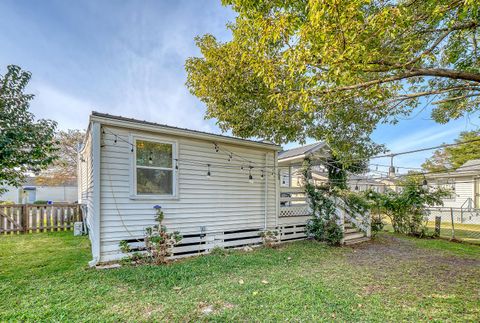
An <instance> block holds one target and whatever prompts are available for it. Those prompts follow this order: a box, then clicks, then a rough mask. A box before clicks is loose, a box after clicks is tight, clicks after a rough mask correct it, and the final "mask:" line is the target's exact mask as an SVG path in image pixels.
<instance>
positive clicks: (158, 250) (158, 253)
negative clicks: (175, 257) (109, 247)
mask: <svg viewBox="0 0 480 323" xmlns="http://www.w3.org/2000/svg"><path fill="white" fill-rule="evenodd" d="M153 208H154V209H155V212H156V216H155V222H157V224H155V225H153V226H151V227H147V228H145V249H146V254H142V253H140V252H135V253H133V254H131V255H129V260H130V261H131V262H135V263H139V262H143V261H145V262H151V263H154V264H156V265H159V264H164V263H166V262H167V258H168V257H169V256H171V254H172V248H173V247H174V246H175V245H176V244H178V243H179V242H180V241H181V240H182V236H181V235H180V233H179V232H178V231H175V232H167V228H166V227H165V226H164V225H163V224H162V222H163V220H164V218H165V215H164V213H163V211H162V208H161V206H160V205H155V206H154V207H153ZM119 246H120V250H121V251H122V252H124V253H129V252H131V248H130V246H129V245H128V243H127V242H126V241H120V244H119Z"/></svg>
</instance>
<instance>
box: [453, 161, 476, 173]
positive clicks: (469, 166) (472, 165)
mask: <svg viewBox="0 0 480 323" xmlns="http://www.w3.org/2000/svg"><path fill="white" fill-rule="evenodd" d="M457 170H458V171H472V170H480V159H472V160H469V161H467V162H466V163H465V164H463V165H462V166H460V167H459V168H457Z"/></svg>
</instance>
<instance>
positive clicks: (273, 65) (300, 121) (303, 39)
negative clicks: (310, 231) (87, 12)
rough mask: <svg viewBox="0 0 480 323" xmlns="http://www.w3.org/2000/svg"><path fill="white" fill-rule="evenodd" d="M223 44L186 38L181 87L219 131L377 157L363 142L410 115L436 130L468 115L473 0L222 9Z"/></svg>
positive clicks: (327, 0) (473, 99)
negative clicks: (422, 115)
mask: <svg viewBox="0 0 480 323" xmlns="http://www.w3.org/2000/svg"><path fill="white" fill-rule="evenodd" d="M223 4H224V5H230V6H231V7H232V9H233V10H234V11H236V12H237V13H238V16H237V17H236V19H235V21H234V22H233V23H231V24H229V25H228V28H229V29H230V30H231V32H232V39H231V40H230V41H227V42H221V41H218V40H217V39H216V38H215V37H214V36H213V35H210V34H207V35H203V36H200V37H197V38H196V42H197V45H198V47H199V48H200V51H201V57H193V58H189V59H188V60H187V62H186V70H187V73H188V78H187V83H186V84H187V86H188V88H189V89H190V91H191V92H192V93H193V94H194V95H196V96H197V97H199V98H200V99H201V100H202V101H203V102H204V103H205V104H206V106H207V112H206V117H207V118H216V119H217V120H218V124H219V126H220V127H221V128H222V129H223V130H228V129H230V130H231V131H232V132H233V134H234V135H238V136H241V137H264V138H267V139H270V140H273V141H275V142H277V143H283V142H289V141H303V140H305V138H307V137H312V138H315V139H320V140H326V141H327V142H328V143H329V144H330V146H331V148H332V150H333V151H334V153H335V152H337V154H338V153H342V154H345V153H346V154H347V155H348V154H355V153H356V154H362V155H365V154H366V155H368V154H371V153H374V152H377V151H378V148H379V147H378V146H376V145H375V144H373V143H372V142H371V140H370V134H371V132H372V131H373V130H374V129H375V127H376V125H377V124H378V123H379V122H396V121H397V118H398V117H399V116H400V115H408V114H409V113H411V112H412V110H414V109H415V108H419V105H420V104H424V103H429V102H430V103H432V104H433V105H434V106H435V109H433V113H432V117H433V118H434V119H435V120H436V121H438V122H441V123H444V122H447V121H449V120H450V119H452V118H459V117H461V116H463V115H465V114H466V113H471V112H473V111H477V110H478V108H479V96H480V91H479V90H480V56H479V52H478V48H477V42H478V34H479V27H480V10H479V8H480V3H479V2H478V1H476V0H422V1H419V0H399V1H389V0H373V1H372V0H323V1H313V0H310V1H308V0H282V1H276V0H273V1H272V0H256V1H252V0H223Z"/></svg>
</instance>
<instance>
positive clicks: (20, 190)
mask: <svg viewBox="0 0 480 323" xmlns="http://www.w3.org/2000/svg"><path fill="white" fill-rule="evenodd" d="M5 188H6V189H7V191H6V192H5V193H3V194H1V195H0V201H7V202H13V203H18V204H27V203H34V202H36V201H52V202H53V203H55V202H57V203H65V202H66V203H73V202H75V201H77V196H78V193H77V183H76V181H75V182H68V183H64V184H60V185H37V184H36V181H35V177H28V178H27V179H26V181H25V182H24V183H23V184H22V185H21V186H20V187H14V186H6V187H5Z"/></svg>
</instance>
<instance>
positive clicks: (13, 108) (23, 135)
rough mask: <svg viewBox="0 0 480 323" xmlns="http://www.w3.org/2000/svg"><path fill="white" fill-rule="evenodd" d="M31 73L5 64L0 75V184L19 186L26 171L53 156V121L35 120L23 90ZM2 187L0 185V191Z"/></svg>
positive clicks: (45, 164)
mask: <svg viewBox="0 0 480 323" xmlns="http://www.w3.org/2000/svg"><path fill="white" fill-rule="evenodd" d="M30 77H31V74H30V73H28V72H26V71H23V70H22V69H21V68H20V67H18V66H14V65H9V66H8V67H7V73H6V74H5V75H3V76H2V75H0V185H1V186H4V185H12V186H19V185H21V184H22V182H23V181H24V180H25V176H26V175H27V174H28V173H37V172H39V171H41V170H42V169H45V168H47V167H48V166H49V165H50V164H51V163H52V162H53V160H54V159H55V151H56V148H55V139H54V131H55V127H56V123H55V122H54V121H51V120H43V119H41V120H37V121H35V116H34V115H33V114H32V113H31V112H29V111H28V108H29V105H30V101H31V100H32V99H33V95H32V94H25V93H24V91H25V87H26V86H27V84H28V82H29V80H30ZM4 190H5V189H1V188H0V192H1V191H4Z"/></svg>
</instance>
